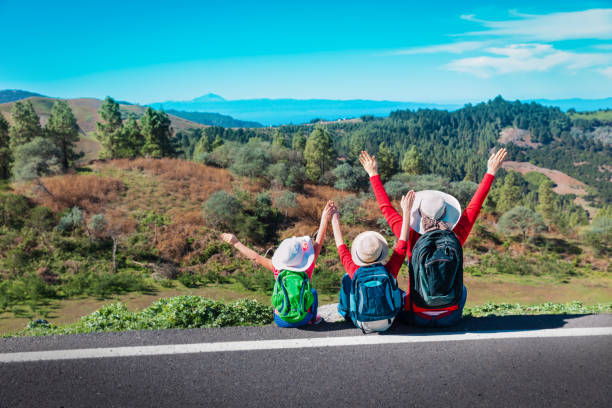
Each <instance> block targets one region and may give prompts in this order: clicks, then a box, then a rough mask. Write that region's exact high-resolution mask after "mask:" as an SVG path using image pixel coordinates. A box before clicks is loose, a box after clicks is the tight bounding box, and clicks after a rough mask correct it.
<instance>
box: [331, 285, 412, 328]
mask: <svg viewBox="0 0 612 408" xmlns="http://www.w3.org/2000/svg"><path fill="white" fill-rule="evenodd" d="M351 283H352V279H351V277H350V276H349V274H348V273H345V274H344V276H343V277H342V284H341V285H340V295H339V296H340V298H339V299H338V313H339V314H340V316H342V317H344V320H347V321H351V315H350V312H349V308H350V304H351V303H350V299H351ZM400 292H401V293H402V299H404V297H405V295H406V292H404V291H403V290H401V289H400Z"/></svg>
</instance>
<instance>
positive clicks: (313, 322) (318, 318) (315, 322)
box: [310, 314, 323, 324]
mask: <svg viewBox="0 0 612 408" xmlns="http://www.w3.org/2000/svg"><path fill="white" fill-rule="evenodd" d="M322 321H323V318H322V317H321V315H320V314H317V318H316V319H315V320H314V321H313V320H311V321H310V324H319V323H321V322H322Z"/></svg>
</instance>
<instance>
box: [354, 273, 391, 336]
mask: <svg viewBox="0 0 612 408" xmlns="http://www.w3.org/2000/svg"><path fill="white" fill-rule="evenodd" d="M349 303H350V306H349V313H350V316H351V319H352V320H353V323H354V324H355V326H357V327H359V328H360V329H361V330H362V331H363V332H364V333H366V331H367V332H372V331H377V332H383V331H385V330H387V329H388V328H389V327H390V326H391V324H392V323H393V320H394V319H395V316H397V313H398V312H399V311H400V310H401V308H402V294H401V292H400V290H399V287H398V286H397V280H396V279H395V278H394V277H393V276H392V275H391V274H390V273H389V272H388V271H387V269H386V268H385V267H384V266H383V265H381V264H374V265H370V266H362V267H360V268H359V269H357V270H356V271H355V275H354V276H353V280H352V282H351V294H350V302H349Z"/></svg>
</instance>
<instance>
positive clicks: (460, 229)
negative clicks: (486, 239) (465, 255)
mask: <svg viewBox="0 0 612 408" xmlns="http://www.w3.org/2000/svg"><path fill="white" fill-rule="evenodd" d="M494 179H495V176H493V175H491V174H489V173H487V174H485V176H484V177H483V178H482V181H481V182H480V185H479V186H478V189H477V190H476V192H475V193H474V197H472V201H470V203H469V204H468V206H467V208H466V209H465V211H464V212H463V214H462V215H461V218H459V222H458V223H457V225H455V228H453V231H454V232H455V235H457V238H458V239H459V242H461V245H462V246H463V244H464V243H465V241H466V240H467V238H468V235H470V231H472V227H473V226H474V223H475V222H476V218H478V214H480V209H481V208H482V203H484V200H485V199H486V198H487V194H489V189H490V188H491V184H493V180H494Z"/></svg>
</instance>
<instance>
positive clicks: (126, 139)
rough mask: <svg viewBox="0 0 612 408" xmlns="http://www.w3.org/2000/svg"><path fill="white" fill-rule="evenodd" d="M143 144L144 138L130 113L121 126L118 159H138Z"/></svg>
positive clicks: (134, 117)
mask: <svg viewBox="0 0 612 408" xmlns="http://www.w3.org/2000/svg"><path fill="white" fill-rule="evenodd" d="M144 144H145V139H144V136H143V135H142V131H141V130H140V126H138V122H137V121H136V116H135V115H134V114H133V113H130V114H129V115H128V117H127V119H126V120H125V123H124V124H123V127H122V131H121V139H120V143H119V145H120V148H119V150H120V152H119V156H120V157H129V158H133V157H138V156H140V155H141V154H142V147H143V146H144Z"/></svg>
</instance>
